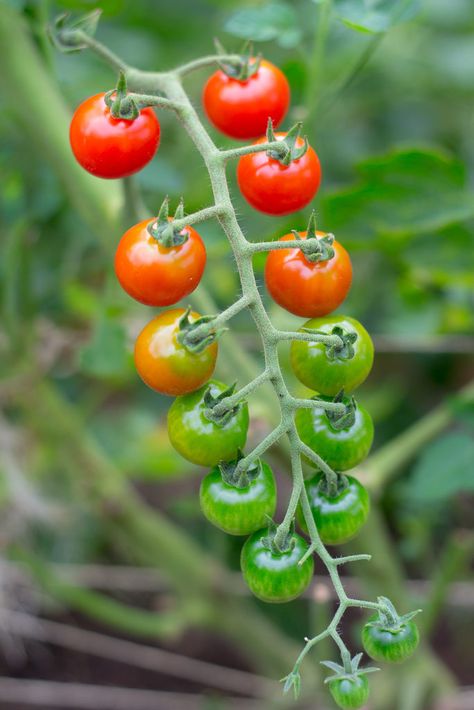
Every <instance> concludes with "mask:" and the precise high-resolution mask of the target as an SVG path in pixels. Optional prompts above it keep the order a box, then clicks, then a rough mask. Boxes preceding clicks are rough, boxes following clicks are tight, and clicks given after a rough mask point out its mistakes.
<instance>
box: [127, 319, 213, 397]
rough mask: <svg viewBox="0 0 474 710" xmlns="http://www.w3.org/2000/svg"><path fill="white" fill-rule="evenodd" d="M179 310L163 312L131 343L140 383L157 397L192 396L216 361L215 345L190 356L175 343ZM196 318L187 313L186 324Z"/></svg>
mask: <svg viewBox="0 0 474 710" xmlns="http://www.w3.org/2000/svg"><path fill="white" fill-rule="evenodd" d="M184 313H185V310H184V309H183V308H172V309H170V310H168V311H163V313H160V315H158V316H157V317H156V318H153V320H152V321H150V322H149V323H148V324H147V325H146V326H145V327H144V328H143V330H142V331H141V333H140V334H139V336H138V338H137V340H136V343H135V366H136V368H137V372H138V374H139V375H140V377H141V378H142V380H143V381H144V382H145V383H146V384H147V385H148V386H149V387H151V388H152V389H154V390H156V391H157V392H161V394H168V395H172V396H176V395H180V394H186V393H187V392H193V391H194V390H196V389H198V388H199V387H201V386H202V385H203V384H204V383H205V382H207V380H208V379H209V378H210V377H211V375H212V373H213V372H214V367H215V364H216V359H217V343H212V344H211V345H209V346H208V347H207V348H205V349H204V350H203V351H202V352H200V353H192V352H190V351H189V350H188V349H187V348H186V347H185V346H184V345H181V343H180V342H179V341H178V338H177V336H178V333H179V320H180V318H181V316H183V315H184ZM198 318H200V315H199V313H194V312H192V313H190V315H189V320H190V321H195V320H197V319H198Z"/></svg>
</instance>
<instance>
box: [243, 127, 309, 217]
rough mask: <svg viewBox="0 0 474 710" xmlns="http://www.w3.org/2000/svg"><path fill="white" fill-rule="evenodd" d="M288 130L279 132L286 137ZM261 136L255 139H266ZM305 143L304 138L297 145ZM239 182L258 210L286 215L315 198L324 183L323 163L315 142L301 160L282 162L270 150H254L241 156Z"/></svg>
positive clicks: (265, 140)
mask: <svg viewBox="0 0 474 710" xmlns="http://www.w3.org/2000/svg"><path fill="white" fill-rule="evenodd" d="M285 136H286V133H276V134H275V137H276V139H277V140H283V138H284V137H285ZM266 142H267V139H266V138H265V137H264V138H260V140H258V141H256V142H255V145H258V144H259V143H266ZM302 145H303V139H302V138H299V139H298V140H297V143H296V146H297V147H300V146H302ZM237 182H238V183H239V188H240V191H241V192H242V195H243V196H244V197H245V199H246V200H247V202H248V203H249V204H250V205H251V206H252V207H253V208H254V209H256V210H259V211H260V212H264V213H265V214H271V215H285V214H290V213H291V212H296V211H297V210H301V209H303V207H306V205H307V204H308V203H309V202H311V200H312V199H313V197H314V196H315V194H316V192H317V191H318V188H319V185H320V183H321V165H320V163H319V158H318V156H317V155H316V153H315V151H314V150H313V148H311V146H310V147H309V148H308V150H307V151H306V153H305V154H304V155H303V156H302V157H301V158H299V159H298V160H293V161H292V162H291V163H290V164H289V165H282V164H281V163H280V162H279V161H278V160H275V159H274V158H271V157H269V156H268V155H267V154H266V152H260V153H251V154H249V155H244V156H242V157H241V158H240V160H239V163H238V166H237Z"/></svg>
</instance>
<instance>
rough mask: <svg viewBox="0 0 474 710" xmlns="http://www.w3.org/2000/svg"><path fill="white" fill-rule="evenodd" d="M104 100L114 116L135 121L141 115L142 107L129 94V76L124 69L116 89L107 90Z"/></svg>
mask: <svg viewBox="0 0 474 710" xmlns="http://www.w3.org/2000/svg"><path fill="white" fill-rule="evenodd" d="M104 101H105V103H106V104H107V106H108V107H109V109H110V113H111V114H112V116H113V117H114V118H122V119H123V120H124V121H134V120H135V119H136V118H138V116H139V115H140V109H139V108H138V105H137V103H136V101H135V100H134V99H132V97H131V96H129V95H128V94H127V78H126V76H125V73H124V72H123V71H121V72H120V73H119V78H118V81H117V86H116V87H115V89H112V90H111V91H107V93H106V94H105V96H104Z"/></svg>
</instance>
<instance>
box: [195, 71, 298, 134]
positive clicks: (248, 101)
mask: <svg viewBox="0 0 474 710" xmlns="http://www.w3.org/2000/svg"><path fill="white" fill-rule="evenodd" d="M202 99H203V104H204V109H205V111H206V114H207V117H208V118H209V120H210V122H211V123H213V124H214V126H215V127H216V128H218V129H219V130H220V131H221V132H222V133H225V135H226V136H230V137H231V138H237V139H242V140H245V139H250V138H259V137H260V136H262V135H264V133H265V131H266V128H267V123H268V119H269V118H271V119H272V121H273V125H274V126H275V127H276V126H278V125H279V124H280V123H281V122H282V120H283V118H284V117H285V114H286V112H287V111H288V106H289V104H290V87H289V85H288V81H287V79H286V76H285V75H284V74H283V72H282V71H280V69H278V67H276V66H275V65H274V64H271V63H270V62H267V61H266V60H265V59H262V61H261V63H260V66H259V68H258V70H257V71H256V72H255V74H253V75H252V76H251V77H249V78H248V79H246V80H244V81H242V80H240V79H234V78H233V77H230V76H227V74H226V73H225V72H223V71H221V70H219V71H216V72H215V73H214V74H213V75H212V76H210V77H209V79H208V80H207V82H206V85H205V86H204V91H203V96H202Z"/></svg>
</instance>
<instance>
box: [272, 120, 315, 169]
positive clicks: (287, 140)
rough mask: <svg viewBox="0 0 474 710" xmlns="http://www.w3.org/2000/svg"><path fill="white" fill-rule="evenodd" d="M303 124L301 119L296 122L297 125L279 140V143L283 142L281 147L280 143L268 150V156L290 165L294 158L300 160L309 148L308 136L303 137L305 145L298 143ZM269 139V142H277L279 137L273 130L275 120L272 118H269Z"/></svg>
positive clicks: (282, 163)
mask: <svg viewBox="0 0 474 710" xmlns="http://www.w3.org/2000/svg"><path fill="white" fill-rule="evenodd" d="M302 126H303V124H302V122H301V121H298V123H295V125H294V126H292V127H291V128H290V130H289V131H288V133H287V134H286V135H285V137H284V138H282V139H281V140H280V141H278V143H279V144H281V148H280V145H279V146H278V147H275V148H271V149H270V150H267V155H268V157H269V158H272V160H278V162H279V163H281V165H285V166H288V165H289V164H290V163H292V162H293V161H294V160H299V159H300V158H302V157H303V155H304V154H305V153H306V152H307V150H308V148H309V143H308V139H307V137H306V136H304V138H303V145H298V143H299V139H300V137H301V136H300V134H301V128H302ZM267 140H268V142H269V143H276V142H277V137H276V136H275V132H274V130H273V121H272V119H271V118H269V119H268V124H267Z"/></svg>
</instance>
